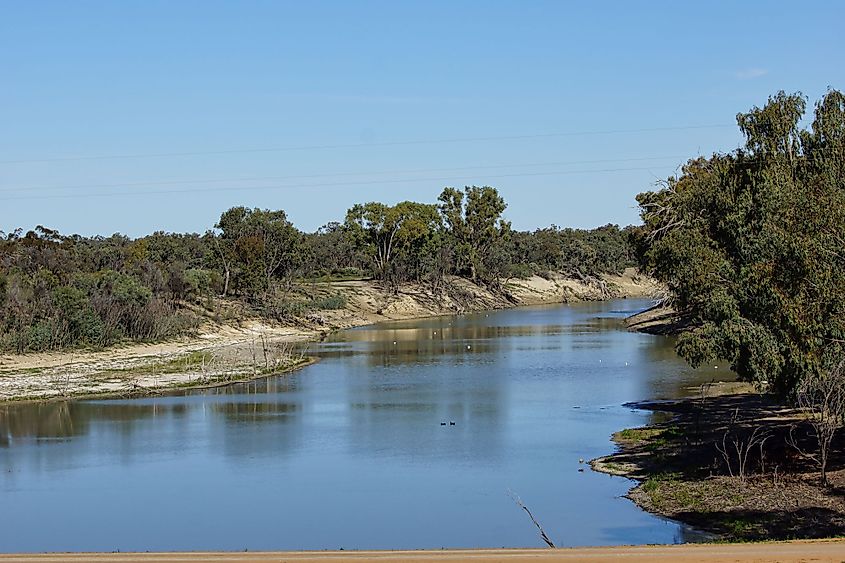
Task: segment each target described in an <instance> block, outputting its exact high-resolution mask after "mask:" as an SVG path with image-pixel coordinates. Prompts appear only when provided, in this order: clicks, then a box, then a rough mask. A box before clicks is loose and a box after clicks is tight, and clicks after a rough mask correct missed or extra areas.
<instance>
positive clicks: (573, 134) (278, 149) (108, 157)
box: [0, 124, 736, 164]
mask: <svg viewBox="0 0 845 563" xmlns="http://www.w3.org/2000/svg"><path fill="white" fill-rule="evenodd" d="M734 127H736V124H730V125H728V124H720V125H680V126H672V127H650V128H641V129H610V130H599V131H570V132H561V133H539V134H531V135H502V136H494V137H458V138H451V139H423V140H402V141H384V142H378V143H349V144H334V145H305V146H292V147H261V148H249V149H227V150H217V151H185V152H169V153H138V154H111V155H94V156H64V157H50V158H36V159H19V160H0V164H35V163H48V162H68V161H81V160H115V159H144V158H163V157H183V156H207V155H222V154H245V153H260V152H289V151H308V150H330V149H351V148H363V147H388V146H401V145H424V144H441V143H469V142H486V141H505V140H520V139H543V138H553V137H578V136H590V135H616V134H625V133H653V132H659V131H684V130H692V129H724V128H734Z"/></svg>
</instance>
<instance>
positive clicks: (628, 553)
mask: <svg viewBox="0 0 845 563" xmlns="http://www.w3.org/2000/svg"><path fill="white" fill-rule="evenodd" d="M843 551H845V541H843V540H821V541H789V542H766V543H744V544H686V545H648V546H619V547H580V548H564V549H467V550H453V549H444V550H440V551H351V552H350V551H321V552H308V551H291V552H273V553H243V552H241V553H219V552H218V553H197V552H191V553H69V554H32V555H29V554H26V555H0V561H5V562H7V563H62V562H65V561H97V562H99V563H134V562H139V563H146V562H149V563H184V562H193V561H219V562H227V563H235V562H237V563H248V562H255V563H264V562H269V561H274V562H279V561H281V562H288V561H289V562H307V561H317V562H319V561H331V562H332V563H359V562H361V561H381V562H383V563H394V562H400V561H402V562H404V561H450V562H452V563H465V562H466V563H470V562H471V563H510V562H517V561H526V560H530V561H541V562H548V563H557V562H563V561H590V562H592V563H610V562H615V561H620V560H625V561H635V562H638V561H642V562H649V563H650V562H653V561H672V562H678V563H695V562H702V563H704V562H706V563H738V562H746V561H781V562H784V563H786V562H799V561H800V562H804V561H818V562H822V563H827V562H836V563H838V562H840V561H842V553H843Z"/></svg>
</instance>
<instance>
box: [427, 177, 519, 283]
mask: <svg viewBox="0 0 845 563" xmlns="http://www.w3.org/2000/svg"><path fill="white" fill-rule="evenodd" d="M438 201H440V204H439V205H438V209H439V211H440V214H441V216H442V217H443V222H444V224H445V226H446V232H447V233H448V242H449V244H451V246H452V248H453V249H454V255H455V261H456V264H455V266H456V270H457V272H458V273H459V274H469V277H470V278H471V279H472V280H473V281H483V282H485V283H492V282H495V281H496V280H497V279H498V277H499V275H500V274H501V273H502V268H501V260H500V258H501V257H500V256H499V255H497V253H494V252H493V250H494V246H496V245H497V244H500V243H502V242H503V241H504V240H505V239H506V237H507V236H508V234H509V233H510V223H508V222H507V221H505V220H504V219H502V213H503V212H504V211H505V209H506V208H507V204H506V203H505V200H504V199H502V197H501V196H500V195H499V192H498V191H497V190H496V189H495V188H491V187H490V186H483V187H478V186H467V187H465V188H464V191H463V192H461V191H459V190H456V189H455V188H445V189H444V190H443V192H442V193H441V194H440V197H439V198H438Z"/></svg>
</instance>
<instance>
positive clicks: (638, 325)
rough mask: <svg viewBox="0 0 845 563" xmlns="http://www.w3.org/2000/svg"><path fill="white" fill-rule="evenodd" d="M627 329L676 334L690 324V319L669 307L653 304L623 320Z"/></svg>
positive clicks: (649, 332) (648, 332)
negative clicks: (649, 307)
mask: <svg viewBox="0 0 845 563" xmlns="http://www.w3.org/2000/svg"><path fill="white" fill-rule="evenodd" d="M625 324H626V325H627V326H628V330H632V331H636V332H645V333H647V334H660V335H663V334H677V333H679V332H681V331H683V330H685V329H687V328H689V327H690V326H691V322H690V319H688V318H686V317H684V316H682V315H679V314H678V313H677V312H676V311H675V310H674V309H672V308H671V307H664V306H660V305H658V306H655V307H652V308H651V309H647V310H645V311H643V312H642V313H637V314H636V315H631V316H630V317H628V318H627V319H626V320H625Z"/></svg>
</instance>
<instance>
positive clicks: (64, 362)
mask: <svg viewBox="0 0 845 563" xmlns="http://www.w3.org/2000/svg"><path fill="white" fill-rule="evenodd" d="M297 291H298V292H301V293H302V294H303V295H307V296H308V297H309V298H311V299H320V298H327V297H331V296H337V295H340V296H342V298H343V300H344V301H345V303H346V305H345V307H343V308H340V309H327V310H321V311H317V312H314V313H310V314H307V315H304V316H302V317H297V318H293V319H291V320H290V321H289V322H286V323H284V324H283V323H270V322H268V321H266V320H261V319H258V318H249V317H242V316H238V315H234V318H230V319H229V320H227V321H225V322H220V323H215V322H211V321H209V322H207V323H206V324H205V325H204V326H202V327H201V328H200V330H199V332H198V334H197V335H195V336H193V337H188V338H180V339H176V340H171V341H167V342H161V343H155V344H127V345H123V346H117V347H114V348H109V349H106V350H81V351H80V350H75V351H67V352H51V353H38V354H26V355H2V356H0V402H4V401H19V400H50V399H64V398H71V397H82V396H137V395H143V394H149V393H157V392H162V391H166V390H172V389H178V388H188V387H208V386H214V385H221V384H229V383H233V382H236V381H242V380H249V379H254V378H256V377H263V376H267V375H273V374H278V373H284V372H288V371H290V370H292V369H298V368H299V367H302V366H304V365H306V364H305V362H306V358H307V342H309V341H316V340H320V339H322V338H324V337H325V336H326V335H327V334H329V333H331V332H333V331H336V330H343V329H347V328H353V327H357V326H363V325H369V324H374V323H378V322H383V321H390V320H404V319H414V318H421V317H428V316H435V315H447V314H461V313H468V312H473V311H481V310H490V309H503V308H510V307H517V306H524V305H539V304H552V303H568V302H577V301H590V300H601V299H610V298H621V297H645V296H650V295H651V294H652V293H653V292H654V291H655V284H654V283H653V282H651V281H650V280H649V279H647V278H643V277H640V276H638V275H637V273H636V271H635V270H634V269H629V270H626V271H625V272H624V274H623V275H621V276H604V277H603V279H602V280H601V283H598V284H595V283H594V284H586V283H582V282H579V281H576V280H572V279H570V278H566V277H564V276H561V275H558V274H549V275H547V276H546V277H539V276H533V277H531V278H528V279H525V280H512V281H510V282H508V283H507V284H506V285H505V291H504V292H499V293H493V292H491V291H489V290H488V289H486V288H483V287H480V286H477V285H475V284H473V283H471V282H469V281H468V280H465V279H462V278H450V279H449V280H447V286H446V288H445V290H444V291H443V292H441V293H439V294H433V293H432V292H431V291H430V290H429V289H428V288H426V287H424V286H421V285H405V286H403V287H401V288H399V290H398V291H388V290H385V289H383V288H381V287H380V286H379V284H377V283H376V282H373V281H345V282H326V283H309V284H302V285H301V286H300V287H298V288H297Z"/></svg>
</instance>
